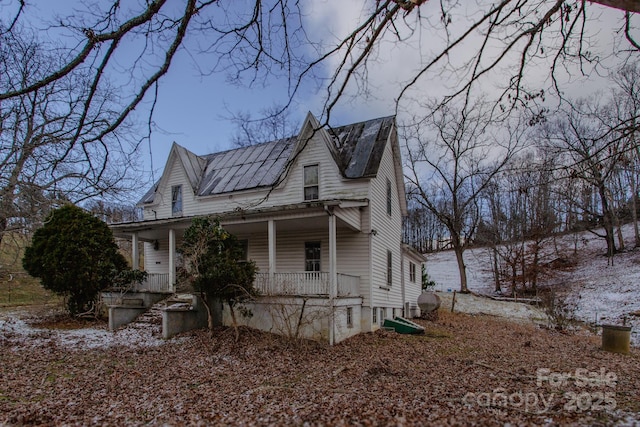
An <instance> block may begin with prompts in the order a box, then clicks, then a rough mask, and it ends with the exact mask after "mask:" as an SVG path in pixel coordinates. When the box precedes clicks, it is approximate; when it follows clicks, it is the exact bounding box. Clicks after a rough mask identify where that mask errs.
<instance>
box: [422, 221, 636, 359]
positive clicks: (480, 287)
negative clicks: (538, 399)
mask: <svg viewBox="0 0 640 427" xmlns="http://www.w3.org/2000/svg"><path fill="white" fill-rule="evenodd" d="M623 236H624V239H625V244H626V246H627V250H626V251H624V252H622V253H619V254H617V255H616V256H615V257H614V258H613V265H608V260H607V258H606V256H604V253H605V248H606V246H605V242H604V240H603V239H601V238H599V237H597V236H595V235H594V234H592V233H589V232H582V233H579V234H575V235H567V236H562V237H557V238H555V239H549V240H548V241H546V242H545V243H544V249H543V252H544V257H545V262H551V261H553V260H554V259H563V260H567V261H568V264H570V267H565V268H561V269H553V270H550V271H548V272H547V274H545V275H543V276H542V277H541V278H540V285H541V286H552V287H553V288H554V289H556V290H557V291H558V293H559V294H560V295H563V297H564V298H566V299H565V302H566V303H568V304H569V306H570V307H571V309H572V310H573V312H574V315H575V317H576V319H578V320H581V321H585V322H589V323H593V322H596V323H597V324H616V325H622V324H623V322H624V318H625V317H626V318H627V325H631V326H632V327H633V329H632V332H631V334H632V335H631V340H632V343H633V344H634V345H636V346H637V345H640V248H635V249H633V248H632V247H633V228H632V226H631V225H626V226H624V227H623ZM464 256H465V264H466V265H467V275H468V285H469V289H470V290H471V291H472V292H474V293H478V294H483V295H493V294H494V284H493V277H492V273H491V268H490V267H491V262H490V258H489V251H488V249H485V248H480V249H472V250H468V251H466V252H465V255H464ZM427 259H428V260H427V273H428V274H429V276H430V277H431V278H432V279H433V280H434V281H435V282H436V283H437V284H438V285H437V287H436V289H437V290H440V291H443V292H447V291H448V290H452V291H453V290H456V289H459V287H460V285H459V283H460V279H459V275H458V267H457V263H456V259H455V255H454V253H453V251H445V252H439V253H434V254H430V255H428V258H427Z"/></svg>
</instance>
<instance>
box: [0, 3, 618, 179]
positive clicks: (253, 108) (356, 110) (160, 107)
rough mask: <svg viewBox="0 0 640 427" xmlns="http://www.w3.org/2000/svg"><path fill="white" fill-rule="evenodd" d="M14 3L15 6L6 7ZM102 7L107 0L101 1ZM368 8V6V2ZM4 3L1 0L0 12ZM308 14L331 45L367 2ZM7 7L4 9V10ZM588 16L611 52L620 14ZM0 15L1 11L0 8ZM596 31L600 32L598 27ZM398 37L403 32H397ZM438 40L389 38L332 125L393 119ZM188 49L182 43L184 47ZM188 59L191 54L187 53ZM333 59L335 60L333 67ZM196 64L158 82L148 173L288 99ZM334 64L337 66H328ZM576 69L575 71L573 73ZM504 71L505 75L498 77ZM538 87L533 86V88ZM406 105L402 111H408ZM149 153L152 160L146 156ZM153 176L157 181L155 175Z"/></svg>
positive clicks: (205, 148)
mask: <svg viewBox="0 0 640 427" xmlns="http://www.w3.org/2000/svg"><path fill="white" fill-rule="evenodd" d="M6 1H14V2H15V1H16V0H5V2H6ZM105 1H106V0H105ZM368 1H371V0H368ZM2 3H3V1H2V0H0V5H1V4H2ZM302 3H303V5H302V7H304V8H305V10H304V11H305V20H306V21H305V26H306V29H307V33H308V35H309V37H310V38H311V39H314V40H322V41H323V42H325V43H328V44H331V43H332V42H335V41H336V40H338V39H339V38H340V37H341V36H342V37H343V36H344V35H345V34H348V32H350V31H352V30H353V28H354V24H355V23H357V22H359V21H360V20H361V17H362V11H363V10H364V8H363V4H364V3H366V1H365V0H361V1H356V0H349V1H344V0H342V1H340V0H324V1H318V0H314V1H308V2H302ZM474 3H475V2H469V6H467V5H466V2H463V3H462V4H463V5H464V6H461V7H459V8H458V9H457V11H456V13H457V14H455V15H453V16H452V19H453V23H454V25H455V26H454V27H453V28H454V32H455V31H456V28H458V31H460V30H462V29H464V28H466V27H465V23H466V22H467V21H466V18H465V16H474V13H475V11H474V10H473V4H474ZM5 4H6V3H5ZM84 4H85V2H81V1H77V0H56V1H55V2H54V1H51V0H31V1H29V2H28V5H29V8H28V10H27V13H29V14H31V15H32V16H33V17H34V18H37V19H41V20H43V21H46V20H47V19H50V18H52V17H53V16H54V14H55V13H58V14H64V13H66V10H69V9H70V8H72V7H84V6H83V5H84ZM438 7H439V3H438V2H427V3H425V4H424V5H423V6H422V7H421V14H422V15H423V16H430V15H433V16H435V17H436V18H434V19H433V21H432V25H433V28H434V29H437V27H438V26H439V20H438V19H437V16H438V13H439V10H438ZM589 11H590V13H591V17H592V19H593V21H591V22H592V23H593V27H591V28H590V34H592V35H593V39H592V40H593V41H596V42H597V43H598V48H599V49H601V50H602V52H611V49H612V47H611V44H612V35H613V31H612V29H613V28H619V27H620V20H621V18H622V13H621V12H620V11H615V10H612V9H607V8H604V7H601V6H597V5H591V4H590V5H589ZM0 12H2V10H1V8H0ZM599 26H601V28H597V27H599ZM400 29H401V31H402V28H400ZM441 34H442V33H438V32H435V33H434V32H431V31H429V29H423V30H422V31H421V32H420V33H419V34H417V35H414V36H413V37H411V38H410V39H408V40H407V41H405V42H403V43H396V42H394V41H393V40H392V39H391V37H387V39H386V40H385V41H383V43H381V44H380V45H379V49H378V51H377V52H376V59H377V61H376V62H375V66H374V67H369V69H368V74H367V81H368V89H369V91H368V93H369V96H363V95H359V96H358V97H357V98H355V99H354V98H352V97H351V98H350V97H346V98H345V99H344V102H342V103H341V104H340V105H339V106H338V109H337V110H336V111H335V112H334V113H333V114H332V120H331V122H332V124H334V125H339V124H347V123H351V122H355V121H360V120H366V119H370V118H375V117H380V116H385V115H390V114H394V112H395V99H396V97H397V95H398V93H399V90H400V88H401V86H402V83H403V82H406V81H407V79H408V78H409V77H410V76H412V75H413V73H415V71H416V70H417V69H418V68H419V67H420V66H421V65H422V64H424V63H425V62H426V61H427V60H429V59H430V54H432V52H434V51H435V50H437V48H438V47H440V46H442V45H443V43H444V42H443V39H442V36H441ZM188 47H189V45H188V44H187V48H188ZM476 48H477V42H475V43H474V41H473V40H472V41H470V42H469V43H467V44H466V45H464V46H462V47H461V49H460V50H458V51H457V52H456V56H455V57H452V58H450V61H451V62H452V63H456V64H464V63H465V61H466V60H467V57H466V56H468V54H469V53H470V52H472V51H473V50H474V49H476ZM189 53H191V55H190V54H189ZM337 60H338V59H337V58H336V59H335V61H337ZM194 61H196V62H197V61H198V57H197V56H196V57H194V56H193V50H191V51H190V52H189V51H187V50H186V49H183V50H182V51H181V52H180V53H179V54H178V56H177V57H176V59H175V60H174V62H173V64H172V65H171V69H170V71H169V73H168V75H167V76H165V77H164V78H163V79H162V80H161V83H160V92H159V99H158V103H157V106H156V110H155V115H154V121H155V123H156V125H157V129H156V130H155V131H154V133H153V137H152V141H151V147H148V146H147V147H143V149H142V150H143V153H142V154H143V156H144V159H145V160H144V161H145V164H146V165H147V166H148V167H150V165H151V158H152V159H153V168H154V169H156V171H158V170H159V169H161V168H162V166H164V162H165V160H166V157H167V155H168V151H169V148H170V146H171V143H172V142H173V141H175V142H177V143H179V144H181V145H183V146H185V147H187V148H188V149H190V150H192V151H193V152H195V153H196V154H207V153H211V152H215V151H220V150H225V149H229V148H232V146H231V138H232V136H233V135H234V133H235V128H234V125H233V124H231V123H230V122H229V121H228V120H227V119H225V117H228V116H229V113H228V111H241V110H242V111H250V112H253V114H254V115H257V113H258V112H259V110H261V109H263V108H266V107H269V106H270V105H272V104H274V103H278V102H283V100H284V99H285V98H286V96H284V95H285V94H286V92H285V82H282V81H277V80H274V81H273V82H270V84H269V85H268V87H253V88H250V89H247V88H239V87H236V86H234V85H231V84H229V83H228V82H227V78H226V76H225V75H223V74H215V75H210V76H202V75H201V73H200V71H199V69H198V67H197V66H196V65H195V63H194ZM333 65H335V62H334V63H333ZM572 67H573V66H572ZM330 69H331V64H329V66H328V67H326V69H325V70H326V71H327V72H328V70H330ZM571 69H572V70H573V71H572V72H571V73H570V74H571V76H572V78H571V81H573V82H574V83H577V84H574V85H573V86H571V85H570V86H566V90H567V93H568V94H569V95H585V94H586V93H587V92H589V91H591V90H594V89H595V88H598V87H602V83H601V82H600V81H599V79H598V78H597V76H596V74H595V73H593V70H590V69H589V68H588V67H587V68H586V70H587V71H588V72H589V73H590V78H589V80H587V82H588V84H587V83H585V80H584V79H583V78H582V77H580V76H579V73H576V72H575V68H571ZM503 71H505V72H506V71H509V70H503ZM538 71H539V73H535V72H532V73H531V74H530V75H529V81H530V82H533V83H535V82H536V81H539V86H540V87H541V88H543V87H545V88H546V87H548V86H549V84H550V82H549V80H548V64H544V63H543V64H540V68H539V70H538ZM491 78H492V79H493V83H491V82H486V84H485V87H483V90H488V91H492V90H494V88H493V87H492V86H493V85H494V84H495V85H499V84H500V82H501V79H504V74H501V73H500V72H497V73H495V74H493V75H492V77H491ZM534 85H535V84H534ZM447 86H448V81H439V80H438V79H437V77H431V78H430V79H429V80H426V81H421V82H420V84H419V85H418V86H417V90H415V91H413V92H412V95H413V96H415V97H428V96H436V95H440V94H442V93H443V90H445V89H446V88H447ZM351 89H352V92H351V93H352V94H353V93H355V91H356V86H355V85H354V86H353V87H352V88H351ZM324 100H325V91H316V90H315V88H314V86H313V85H312V84H309V85H308V86H306V87H305V89H304V90H303V91H302V92H301V93H300V96H299V97H298V98H297V99H296V102H295V103H294V106H293V111H292V115H291V118H292V119H294V120H296V122H297V125H296V128H297V127H298V126H300V125H301V124H302V120H303V118H304V116H305V114H306V113H307V111H311V112H312V113H314V114H315V115H320V114H321V112H322V105H323V102H324ZM407 108H409V106H408V104H407V105H405V106H404V108H401V111H405V110H406V109H407ZM149 148H151V152H152V156H153V157H151V153H150V152H149V151H150V149H149ZM156 177H157V176H156Z"/></svg>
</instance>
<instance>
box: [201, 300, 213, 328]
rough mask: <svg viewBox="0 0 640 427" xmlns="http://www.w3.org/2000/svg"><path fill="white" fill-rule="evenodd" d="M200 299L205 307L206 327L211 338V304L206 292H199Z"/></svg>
mask: <svg viewBox="0 0 640 427" xmlns="http://www.w3.org/2000/svg"><path fill="white" fill-rule="evenodd" d="M200 299H201V300H202V303H203V304H204V306H205V308H206V309H207V328H208V329H209V336H211V338H213V313H212V312H211V305H209V300H208V298H207V295H206V294H203V293H201V294H200Z"/></svg>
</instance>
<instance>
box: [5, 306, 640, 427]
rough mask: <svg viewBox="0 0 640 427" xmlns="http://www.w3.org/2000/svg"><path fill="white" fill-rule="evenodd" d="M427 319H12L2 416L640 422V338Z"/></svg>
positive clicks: (50, 419)
mask: <svg viewBox="0 0 640 427" xmlns="http://www.w3.org/2000/svg"><path fill="white" fill-rule="evenodd" d="M418 322H419V323H421V324H423V325H424V326H425V328H426V334H424V335H416V336H411V335H399V334H395V333H393V332H383V331H379V332H376V333H373V334H371V333H370V334H361V335H359V336H357V337H354V338H352V339H349V340H347V341H344V342H342V343H340V344H338V345H336V346H334V347H329V346H326V345H321V344H317V343H312V342H302V343H291V342H288V341H286V340H284V339H282V338H279V337H276V336H273V335H270V334H267V333H261V332H256V331H251V330H247V329H244V330H242V334H241V338H240V341H239V342H238V343H235V342H234V341H233V333H232V332H231V331H230V330H228V329H220V330H216V331H215V336H214V338H210V337H209V335H208V333H206V332H205V331H195V332H191V333H187V334H183V335H182V336H180V337H178V338H176V339H172V340H168V341H166V342H160V343H159V344H158V343H155V342H154V344H153V345H146V344H145V343H144V342H139V343H136V342H130V343H128V344H126V345H125V344H118V345H110V346H107V347H96V348H91V347H88V346H86V345H83V344H82V342H75V344H73V345H69V343H68V342H67V343H63V342H61V341H60V340H59V339H58V338H56V337H57V336H58V335H56V333H55V331H52V330H51V329H48V328H51V327H54V326H55V322H49V323H45V324H43V323H39V324H38V327H39V328H40V329H39V330H38V333H37V334H36V335H29V336H25V335H24V334H20V333H17V332H16V329H12V328H11V327H10V325H8V324H6V323H5V324H4V327H0V356H1V357H0V359H1V363H0V425H63V424H64V425H148V424H151V425H159V424H168V425H242V424H244V425H505V424H507V423H511V424H513V425H634V424H636V423H640V400H639V397H638V390H639V389H640V363H639V362H640V352H639V351H638V349H632V353H631V354H629V355H623V354H615V353H609V352H605V351H602V350H601V349H600V338H599V337H597V336H594V335H589V334H585V333H583V334H579V335H576V334H573V335H571V334H564V333H560V332H558V331H554V330H547V329H541V328H539V327H536V326H534V325H531V324H523V323H515V322H509V321H506V320H502V319H498V318H495V317H491V316H487V315H468V314H461V313H453V314H451V313H448V312H447V311H446V310H444V311H442V312H441V313H440V317H439V320H438V321H437V322H427V321H420V320H419V321H418ZM43 325H44V326H43ZM64 325H65V328H71V327H73V325H70V324H69V323H65V324H64ZM78 327H79V328H87V326H86V325H84V324H80V325H78ZM91 327H92V328H95V325H93V326H91ZM105 333H107V332H105Z"/></svg>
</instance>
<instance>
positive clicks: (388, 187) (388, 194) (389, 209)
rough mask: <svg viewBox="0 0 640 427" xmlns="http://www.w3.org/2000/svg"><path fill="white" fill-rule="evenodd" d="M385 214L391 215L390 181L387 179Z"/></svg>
mask: <svg viewBox="0 0 640 427" xmlns="http://www.w3.org/2000/svg"><path fill="white" fill-rule="evenodd" d="M387 214H388V215H391V181H389V180H388V179H387Z"/></svg>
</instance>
